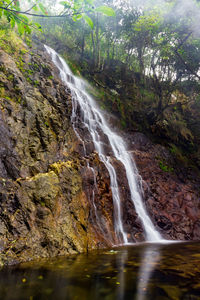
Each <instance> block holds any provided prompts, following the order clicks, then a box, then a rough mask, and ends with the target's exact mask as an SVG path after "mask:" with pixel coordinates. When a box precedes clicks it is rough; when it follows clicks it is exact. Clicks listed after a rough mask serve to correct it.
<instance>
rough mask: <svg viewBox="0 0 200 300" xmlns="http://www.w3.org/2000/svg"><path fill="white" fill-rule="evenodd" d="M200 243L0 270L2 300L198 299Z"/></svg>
mask: <svg viewBox="0 0 200 300" xmlns="http://www.w3.org/2000/svg"><path fill="white" fill-rule="evenodd" d="M199 295H200V243H187V244H183V243H182V244H180V243H179V244H177V245H176V244H172V245H156V244H143V245H139V246H128V247H122V248H114V249H112V250H104V251H94V252H92V253H90V254H89V255H84V254H81V255H75V256H70V257H68V258H59V259H56V260H51V261H40V262H37V263H36V262H35V263H26V264H22V265H20V266H15V267H10V268H5V269H4V270H2V271H0V299H4V300H18V299H19V300H25V299H26V300H35V299H37V300H38V299H39V300H40V299H42V300H43V299H44V300H46V299H48V300H51V299H52V300H55V299H59V300H62V299H63V300H68V299H69V300H71V299H72V300H75V299H78V300H79V299H81V300H86V299H87V300H90V299H91V300H96V299H97V300H99V299H105V300H112V299H117V300H124V299H126V300H127V299H136V300H147V299H148V300H151V299H152V300H167V299H174V300H176V299H177V300H178V299H192V300H194V299H199Z"/></svg>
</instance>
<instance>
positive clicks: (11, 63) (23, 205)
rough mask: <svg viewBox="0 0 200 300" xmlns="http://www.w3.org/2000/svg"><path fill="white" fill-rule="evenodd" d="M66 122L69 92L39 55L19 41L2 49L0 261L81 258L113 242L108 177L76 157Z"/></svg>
mask: <svg viewBox="0 0 200 300" xmlns="http://www.w3.org/2000/svg"><path fill="white" fill-rule="evenodd" d="M4 46H5V47H4ZM70 118H71V96H70V93H69V91H68V90H67V89H66V87H65V86H63V84H62V83H61V81H60V79H59V77H58V74H57V70H56V69H55V67H54V66H53V64H52V63H51V62H50V59H49V58H48V57H47V55H46V54H45V51H44V49H42V51H39V50H36V49H35V50H34V48H32V49H30V48H28V47H27V46H26V45H25V44H23V42H22V41H21V40H20V39H18V38H17V37H16V36H15V44H14V45H13V47H10V46H8V45H7V44H5V45H3V46H2V45H1V49H0V145H1V147H0V250H1V262H2V263H14V262H19V261H25V260H30V259H35V258H39V257H52V256H56V255H65V254H68V253H77V252H83V251H87V250H88V249H93V248H98V247H103V246H104V247H105V246H108V245H110V244H111V241H112V240H113V239H114V235H113V233H112V232H113V228H112V226H113V225H112V211H110V213H108V212H107V210H106V209H105V203H106V199H107V201H108V202H109V203H112V197H111V193H110V188H109V176H108V174H107V172H106V170H105V167H104V166H103V165H102V163H100V161H99V159H98V157H97V156H96V155H95V154H94V153H93V154H92V155H91V156H90V157H87V159H85V158H82V157H81V156H80V154H79V153H81V147H82V145H81V144H80V142H79V141H78V139H77V137H76V135H75V134H74V131H73V128H72V125H71V122H70ZM87 161H90V165H92V164H94V172H95V173H96V175H97V185H98V187H99V188H98V190H97V191H96V192H95V193H96V198H97V199H98V201H99V204H98V205H99V207H98V209H99V210H101V211H102V218H104V219H105V222H104V223H105V224H108V225H106V226H107V227H106V232H104V234H102V233H101V232H100V233H98V232H99V230H97V228H96V227H95V226H96V225H95V223H97V222H96V221H95V220H94V218H95V216H93V215H94V214H93V213H92V212H91V205H92V204H91V203H90V196H91V195H92V187H93V184H94V175H93V174H91V172H90V169H88V168H87ZM102 174H104V176H103V175H102ZM102 177H104V179H102ZM102 198H104V203H102V204H101V199H102ZM91 201H92V200H91ZM111 207H112V206H111ZM111 209H112V208H111ZM108 228H109V229H108ZM108 232H111V234H110V233H109V234H108V236H107V240H106V233H108ZM110 235H111V236H113V237H111V236H110Z"/></svg>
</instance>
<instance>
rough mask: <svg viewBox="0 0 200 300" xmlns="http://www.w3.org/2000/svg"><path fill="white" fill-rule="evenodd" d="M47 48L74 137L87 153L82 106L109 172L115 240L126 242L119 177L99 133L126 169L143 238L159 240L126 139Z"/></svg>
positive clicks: (78, 81) (86, 120)
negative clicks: (65, 92) (68, 98)
mask: <svg viewBox="0 0 200 300" xmlns="http://www.w3.org/2000/svg"><path fill="white" fill-rule="evenodd" d="M45 48H46V50H47V52H48V53H49V55H50V56H51V58H52V61H53V63H54V64H55V65H56V67H57V68H58V70H59V72H60V77H61V79H62V81H63V82H64V84H65V85H66V86H68V87H69V88H70V90H71V94H72V117H71V120H72V124H73V128H74V131H75V133H76V135H77V137H78V138H79V139H80V140H81V141H82V143H83V147H84V152H85V154H86V147H85V144H84V141H83V140H82V139H81V137H80V135H79V133H78V130H77V128H78V122H80V121H79V120H78V117H77V109H80V110H81V117H82V118H81V119H82V122H83V125H84V128H86V129H87V130H88V131H89V133H90V136H91V138H92V141H93V143H94V147H95V149H96V151H97V152H98V154H99V158H100V160H101V161H102V162H103V163H104V164H105V166H106V168H107V170H108V172H109V175H110V183H111V190H112V197H113V207H114V218H115V220H114V226H115V232H116V235H117V237H118V240H119V241H120V243H122V244H127V243H128V238H127V233H126V232H125V230H124V226H123V221H122V217H123V216H122V209H121V202H120V192H119V186H118V178H117V174H116V170H115V167H114V165H113V164H112V159H111V157H110V156H109V155H107V154H106V151H105V146H106V145H105V142H104V141H103V140H102V137H104V139H105V137H106V139H107V141H108V143H109V145H110V147H111V149H112V152H113V156H114V157H115V159H117V160H118V161H119V162H121V164H122V165H123V166H124V169H125V171H126V177H127V181H128V185H129V189H130V194H131V200H132V202H133V205H134V207H135V210H136V212H137V214H138V216H139V218H140V220H141V222H142V225H143V228H144V231H145V234H146V240H147V241H152V242H160V241H161V240H162V238H161V235H160V234H159V232H158V231H156V229H155V227H154V225H153V223H152V221H151V219H150V217H149V216H148V214H147V211H146V208H145V206H144V204H143V199H142V196H141V193H140V190H139V187H138V178H139V174H138V171H137V167H136V164H135V162H134V160H133V157H132V155H131V154H130V153H129V152H128V151H127V149H126V145H125V142H124V141H123V139H122V138H121V137H120V136H119V135H117V134H116V133H115V132H114V131H112V129H111V128H110V126H109V124H108V123H107V121H106V119H105V117H104V115H103V113H102V112H101V110H100V109H99V108H98V106H97V104H96V103H95V101H94V100H93V99H92V97H91V96H90V95H89V94H88V93H87V92H86V84H85V82H84V80H82V79H81V78H78V77H76V76H74V75H73V73H72V72H71V70H70V68H69V67H68V65H67V64H66V62H65V61H64V59H63V58H62V57H60V56H59V55H58V54H57V53H56V52H55V51H54V50H53V49H51V48H50V47H48V46H45Z"/></svg>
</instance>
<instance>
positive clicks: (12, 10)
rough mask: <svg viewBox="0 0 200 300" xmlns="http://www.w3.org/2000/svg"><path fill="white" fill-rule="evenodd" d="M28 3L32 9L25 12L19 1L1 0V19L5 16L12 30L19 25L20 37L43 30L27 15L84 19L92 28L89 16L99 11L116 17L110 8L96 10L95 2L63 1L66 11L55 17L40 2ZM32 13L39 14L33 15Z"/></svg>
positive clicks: (83, 0) (29, 0) (92, 0)
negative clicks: (32, 29) (36, 30)
mask: <svg viewBox="0 0 200 300" xmlns="http://www.w3.org/2000/svg"><path fill="white" fill-rule="evenodd" d="M28 2H29V3H30V7H29V8H28V9H27V10H25V11H24V10H21V8H20V1H19V0H13V1H10V0H4V1H2V0H0V18H1V17H2V16H5V17H6V18H7V20H8V22H9V23H10V24H11V27H12V28H14V27H15V25H16V24H17V27H18V32H19V34H20V35H23V34H24V33H28V34H30V33H31V28H35V29H38V30H41V25H40V24H39V23H36V22H32V21H30V19H29V18H28V17H27V15H28V16H34V17H46V18H51V17H55V18H56V17H58V18H66V17H67V16H71V17H72V19H73V20H74V21H77V20H80V19H81V18H83V19H84V20H85V21H86V23H87V24H88V25H89V26H90V27H91V28H93V21H92V19H91V18H90V17H89V15H88V14H92V13H94V12H95V11H97V12H100V13H102V14H105V15H107V16H115V12H114V10H113V9H112V8H110V7H108V6H99V7H96V8H95V6H94V0H73V1H70V0H69V1H61V2H60V4H61V5H63V7H64V10H63V12H62V14H59V15H55V16H54V15H52V14H51V12H50V11H49V10H48V9H47V8H45V7H44V5H43V4H42V2H41V1H40V0H35V1H34V2H33V5H32V4H31V0H28ZM32 11H34V12H37V13H33V12H32Z"/></svg>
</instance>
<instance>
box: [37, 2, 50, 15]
mask: <svg viewBox="0 0 200 300" xmlns="http://www.w3.org/2000/svg"><path fill="white" fill-rule="evenodd" d="M38 5H39V8H40V10H41V12H43V14H45V15H48V12H47V11H46V8H45V7H44V5H43V4H42V3H39V4H38Z"/></svg>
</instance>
